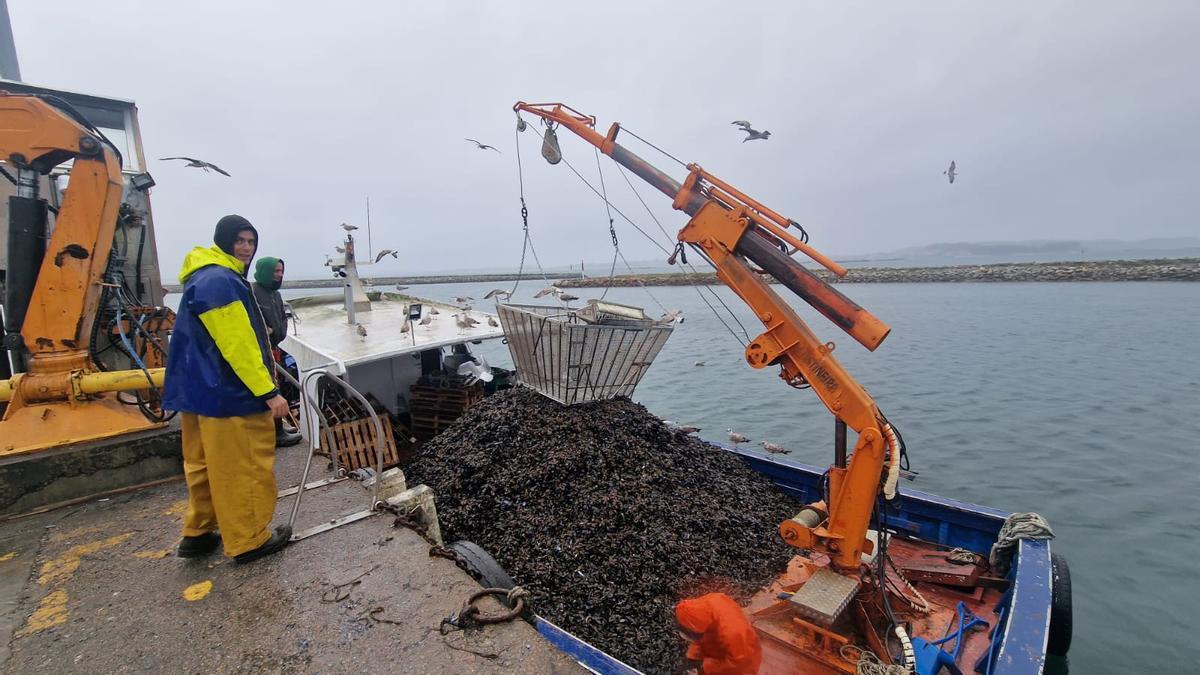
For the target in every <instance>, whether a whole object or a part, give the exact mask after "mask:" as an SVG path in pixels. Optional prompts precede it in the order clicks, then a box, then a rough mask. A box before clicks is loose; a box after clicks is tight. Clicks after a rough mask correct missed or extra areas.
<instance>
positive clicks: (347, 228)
mask: <svg viewBox="0 0 1200 675" xmlns="http://www.w3.org/2000/svg"><path fill="white" fill-rule="evenodd" d="M342 229H343V230H345V231H347V232H353V231H354V230H357V229H358V226H357V225H347V224H346V223H342Z"/></svg>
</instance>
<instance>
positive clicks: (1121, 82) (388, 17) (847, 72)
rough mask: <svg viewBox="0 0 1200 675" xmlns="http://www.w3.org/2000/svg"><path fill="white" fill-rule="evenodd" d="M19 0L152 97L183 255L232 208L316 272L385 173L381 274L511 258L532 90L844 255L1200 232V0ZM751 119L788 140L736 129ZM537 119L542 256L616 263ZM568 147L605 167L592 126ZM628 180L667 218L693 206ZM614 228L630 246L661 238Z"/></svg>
mask: <svg viewBox="0 0 1200 675" xmlns="http://www.w3.org/2000/svg"><path fill="white" fill-rule="evenodd" d="M8 4H9V11H10V13H11V16H12V24H13V32H14V34H15V40H16V44H17V52H18V56H19V58H20V63H21V71H22V75H23V77H24V79H25V80H26V81H28V82H31V83H34V84H40V85H45V86H52V87H59V88H63V89H69V90H76V91H83V92H88V93H94V94H100V95H108V96H114V97H120V98H128V99H133V100H135V101H136V102H137V104H138V108H139V114H140V120H141V128H142V136H143V141H144V144H145V149H146V156H147V158H149V164H150V167H149V168H150V170H151V172H152V173H153V174H154V177H155V179H156V180H157V181H158V186H157V187H156V188H155V189H154V191H153V197H152V200H153V208H154V221H155V225H156V228H157V232H158V241H159V249H160V250H159V253H160V258H161V260H162V264H163V268H164V271H165V273H164V276H166V277H168V278H169V277H172V276H174V271H175V270H177V269H178V266H179V263H180V261H181V260H182V257H183V254H184V253H185V252H186V251H187V249H188V248H190V247H191V246H193V245H197V244H200V245H207V244H208V243H210V239H211V231H212V225H213V223H215V221H216V220H217V219H218V218H219V217H220V216H222V215H224V214H226V213H240V214H242V215H244V216H246V217H247V218H249V219H250V220H251V221H252V222H254V223H255V224H256V225H257V226H258V228H259V230H260V232H261V236H262V246H261V253H263V254H270V255H276V256H279V257H283V258H285V259H287V260H288V261H289V263H290V266H289V271H290V272H292V273H293V274H296V275H305V276H308V275H320V274H321V273H322V269H323V268H321V263H322V262H323V260H324V256H323V254H324V253H326V252H332V246H333V245H334V244H335V243H336V240H337V238H338V236H339V234H340V230H338V229H337V228H336V225H337V224H339V223H341V222H343V221H346V222H350V223H355V224H359V225H362V224H364V221H365V208H364V200H365V197H366V196H367V195H370V198H371V217H372V224H373V231H374V243H375V247H376V249H378V248H379V247H380V246H381V245H386V246H389V247H392V248H398V249H399V250H400V252H401V254H400V257H399V259H398V260H392V259H391V258H389V259H388V262H387V263H385V264H382V265H380V266H377V267H376V268H375V269H373V270H372V271H371V273H372V274H410V273H423V272H431V271H439V270H446V269H456V268H483V267H499V268H515V267H516V265H517V262H518V259H519V256H520V243H521V240H520V228H521V223H520V214H519V200H518V183H517V170H516V161H515V152H514V150H515V148H514V143H515V138H514V136H515V134H514V117H513V113H512V111H511V108H512V105H513V103H514V102H516V101H517V100H526V101H563V102H566V103H569V104H570V105H572V106H574V107H575V108H577V109H579V110H581V111H584V112H586V113H589V114H593V115H595V116H596V117H597V119H598V121H599V124H600V126H601V128H602V129H607V127H608V125H609V124H610V123H611V122H613V121H620V122H622V123H623V124H625V125H627V126H628V128H629V129H631V130H633V131H635V132H637V133H638V134H639V135H641V136H644V137H646V138H647V139H649V140H651V141H653V142H655V143H656V144H658V145H660V146H661V147H663V148H665V149H667V150H669V151H671V152H672V153H674V154H675V155H676V156H678V157H679V158H681V159H683V160H685V161H694V162H697V163H699V164H701V165H702V166H704V167H705V168H707V169H709V170H710V171H712V172H714V173H715V174H716V175H718V176H721V177H723V178H725V179H726V180H728V181H730V182H732V183H733V184H734V185H737V186H739V187H741V188H742V189H744V190H745V191H746V192H747V193H749V194H751V195H752V196H755V197H756V198H758V199H760V200H761V201H763V202H764V203H766V204H767V205H769V206H771V207H773V208H775V209H776V210H779V211H781V212H783V213H785V214H787V215H789V216H791V217H792V218H794V219H795V220H797V221H798V222H800V223H803V224H805V225H806V226H807V227H808V229H809V232H810V233H811V236H812V239H813V243H814V244H816V245H817V246H818V247H819V248H821V249H823V250H826V251H829V252H832V253H835V254H849V253H867V252H876V251H887V250H892V249H896V248H900V247H905V246H914V245H921V244H927V243H933V242H943V241H995V240H1014V239H1049V238H1082V239H1092V238H1128V239H1136V238H1143V237H1154V236H1189V235H1196V234H1197V232H1200V223H1198V219H1197V216H1196V214H1197V211H1198V209H1197V207H1198V206H1200V189H1198V187H1197V179H1198V178H1200V86H1197V84H1196V82H1197V77H1198V75H1197V68H1198V67H1200V40H1198V39H1197V35H1200V3H1195V2H1182V1H1181V2H1171V1H1166V0H1163V1H1157V2H1152V3H1133V2H1120V3H1115V2H1097V1H1090V2H1049V1H1046V0H1039V1H1037V2H1006V3H964V2H920V3H849V2H838V3H830V2H820V3H814V2H779V3H746V2H743V3H738V4H737V5H735V4H733V3H728V2H724V3H715V2H714V3H707V2H696V1H692V2H687V3H666V2H648V1H646V0H640V1H639V2H615V1H610V2H606V3H588V4H583V3H566V2H563V3H547V2H536V3H535V2H526V3H515V2H498V1H497V2H482V1H481V2H420V3H418V2H404V3H399V2H394V3H384V2H376V3H368V2H341V3H332V2H300V1H295V0H293V1H290V2H282V1H280V2H254V1H252V0H237V1H233V2H226V1H223V0H220V1H219V0H208V1H206V2H203V3H182V2H159V1H150V0H147V1H144V2H133V1H129V0H105V2H103V3H97V2H95V1H94V0H88V1H84V0H55V1H53V2H52V1H49V0H9V3H8ZM902 5H903V7H902ZM734 119H747V120H750V121H752V122H753V123H754V124H755V126H756V127H758V128H760V129H766V130H770V131H771V132H772V136H771V138H770V140H768V141H752V142H749V143H742V141H741V138H742V134H740V133H738V132H737V131H736V129H735V128H734V127H732V126H730V124H729V123H730V121H731V120H734ZM468 136H469V137H471V138H477V139H480V140H482V141H484V142H486V143H491V144H494V145H496V146H497V147H499V148H500V150H502V151H503V154H497V153H493V152H490V151H479V150H477V149H475V148H474V146H472V145H471V144H469V143H467V142H466V141H464V140H463V138H464V137H468ZM520 140H521V141H522V153H523V158H524V160H525V161H524V164H525V185H526V198H527V200H528V204H529V210H530V226H531V230H532V232H533V236H534V242H535V244H536V245H537V248H538V252H539V253H540V254H541V258H542V260H543V262H545V263H547V264H560V265H565V264H566V263H568V262H569V261H574V260H578V259H580V258H586V259H587V260H589V261H595V260H603V259H605V258H607V257H608V256H609V255H610V253H609V251H611V245H610V243H609V238H608V234H607V231H606V230H607V220H606V216H605V215H604V208H603V204H602V202H601V201H600V200H599V199H597V198H596V197H595V196H594V195H593V194H592V193H591V192H590V191H588V189H587V188H586V187H585V186H583V185H582V184H581V183H580V182H579V181H578V179H576V178H575V177H574V176H573V175H572V174H571V173H570V171H569V170H568V169H567V168H566V167H565V166H563V165H561V164H560V165H558V166H554V167H551V166H549V165H547V164H546V163H545V162H544V161H542V160H541V158H540V157H539V156H538V142H537V139H536V138H535V137H534V136H533V134H532V133H531V132H526V133H525V134H523V135H522V137H521V139H520ZM562 141H563V153H564V155H565V156H566V157H567V159H568V160H569V161H572V162H573V163H574V164H575V166H576V167H577V168H579V169H580V170H581V171H583V172H584V173H585V175H587V176H588V177H589V178H590V179H592V180H595V176H596V170H597V169H596V164H595V159H594V158H593V156H592V152H591V150H590V149H589V147H588V146H586V145H584V144H583V143H582V141H580V140H578V139H576V138H574V137H573V136H571V134H570V133H569V132H566V131H564V132H563V134H562ZM628 141H629V143H628V146H629V147H630V148H631V149H633V150H634V151H635V152H639V153H641V154H642V155H643V156H644V157H646V158H647V159H650V160H651V161H653V162H655V163H657V164H658V165H659V166H660V167H661V168H663V169H664V170H671V173H672V174H673V175H675V176H676V178H681V177H682V174H681V172H680V171H679V170H678V168H677V167H673V166H672V164H671V162H670V160H666V159H664V158H662V157H660V156H658V155H656V154H654V153H653V152H652V151H649V150H648V149H646V148H644V147H641V146H640V144H638V143H637V142H636V141H634V140H633V139H628ZM171 155H191V156H194V157H201V158H204V159H207V160H209V161H211V162H214V163H216V164H218V165H220V166H222V167H223V168H225V169H226V170H227V171H229V172H230V173H231V174H233V177H232V178H225V177H223V176H220V175H217V174H205V173H203V172H200V171H198V170H196V169H185V168H183V167H182V166H181V165H180V164H178V163H170V162H160V161H157V159H156V158H158V157H165V156H171ZM951 159H953V160H956V161H957V162H958V166H959V169H960V172H961V176H960V178H959V179H958V180H957V181H956V182H955V184H954V185H949V184H947V182H946V180H945V177H944V176H943V175H942V171H943V170H944V169H945V168H946V165H948V164H949V162H950V160H951ZM604 170H605V178H606V182H607V185H608V189H609V192H610V197H611V198H612V199H613V201H614V202H615V203H616V204H617V205H618V206H620V207H621V208H622V210H624V211H625V212H626V213H627V214H628V215H630V216H631V217H632V218H633V219H634V220H635V221H637V222H638V223H639V224H644V225H646V226H648V227H651V228H653V227H654V226H653V221H651V220H650V219H649V217H648V216H647V215H646V213H645V210H644V209H643V208H642V207H641V206H640V204H638V203H637V201H636V198H635V197H634V196H633V195H632V193H631V192H630V190H629V188H628V186H626V185H625V183H624V181H623V180H622V179H621V177H620V175H619V174H618V173H616V169H615V165H613V164H612V163H611V162H610V161H608V160H607V159H606V160H605V165H604ZM635 180H636V179H635ZM638 187H639V189H640V190H641V192H642V194H643V196H644V197H645V198H646V200H647V201H648V202H649V203H650V204H651V206H653V207H655V209H656V212H657V214H658V215H659V217H660V218H661V219H662V220H663V222H664V225H666V226H667V227H668V229H669V231H671V232H672V233H674V231H675V230H677V229H678V227H679V226H681V225H682V224H683V222H684V219H683V217H682V216H681V214H679V213H672V212H671V210H670V208H669V203H668V201H667V199H666V198H665V197H663V196H661V195H660V194H658V193H656V192H653V191H651V190H650V189H649V188H648V187H643V186H642V185H641V184H638ZM654 231H655V232H657V230H656V229H654ZM618 234H619V235H620V238H621V242H622V247H623V249H624V251H625V253H626V257H627V258H629V259H630V260H646V259H652V258H656V257H662V256H661V255H659V254H658V253H657V252H656V249H654V248H653V247H652V245H651V244H650V243H648V242H647V241H645V239H643V238H642V237H641V235H638V234H637V233H636V232H634V231H633V230H632V228H630V227H629V226H628V225H626V224H624V223H623V222H621V221H620V220H618Z"/></svg>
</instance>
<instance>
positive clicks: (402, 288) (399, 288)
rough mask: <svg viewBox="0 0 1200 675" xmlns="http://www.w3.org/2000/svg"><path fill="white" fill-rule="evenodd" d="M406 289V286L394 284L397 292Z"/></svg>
mask: <svg viewBox="0 0 1200 675" xmlns="http://www.w3.org/2000/svg"><path fill="white" fill-rule="evenodd" d="M407 288H408V286H401V285H400V284H396V290H398V291H403V290H405V289H407Z"/></svg>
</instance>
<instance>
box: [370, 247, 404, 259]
mask: <svg viewBox="0 0 1200 675" xmlns="http://www.w3.org/2000/svg"><path fill="white" fill-rule="evenodd" d="M389 255H390V256H392V257H393V258H399V257H400V256H398V255H396V252H395V251H393V250H392V249H390V248H385V249H383V250H382V251H380V252H379V253H378V254H376V255H375V262H379V261H380V260H383V259H384V257H385V256H389Z"/></svg>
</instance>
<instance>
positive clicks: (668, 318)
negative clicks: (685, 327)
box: [658, 309, 683, 326]
mask: <svg viewBox="0 0 1200 675" xmlns="http://www.w3.org/2000/svg"><path fill="white" fill-rule="evenodd" d="M658 323H659V324H660V325H663V326H666V325H668V324H672V323H683V310H682V309H673V310H671V311H669V312H667V313H666V314H663V315H662V317H661V318H659V320H658Z"/></svg>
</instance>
